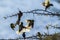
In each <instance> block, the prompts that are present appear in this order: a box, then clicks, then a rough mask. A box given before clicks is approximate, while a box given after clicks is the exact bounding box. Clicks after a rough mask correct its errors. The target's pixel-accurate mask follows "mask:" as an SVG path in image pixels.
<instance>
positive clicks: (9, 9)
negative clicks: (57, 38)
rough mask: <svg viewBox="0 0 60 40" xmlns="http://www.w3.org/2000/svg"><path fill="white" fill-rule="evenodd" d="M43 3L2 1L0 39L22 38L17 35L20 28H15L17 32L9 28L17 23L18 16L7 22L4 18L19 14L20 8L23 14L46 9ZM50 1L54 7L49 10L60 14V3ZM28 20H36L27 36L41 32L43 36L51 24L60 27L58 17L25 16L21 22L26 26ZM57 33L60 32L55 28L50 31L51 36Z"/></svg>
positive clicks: (26, 0)
mask: <svg viewBox="0 0 60 40" xmlns="http://www.w3.org/2000/svg"><path fill="white" fill-rule="evenodd" d="M43 1H44V0H0V39H2V38H3V39H7V38H17V37H18V36H21V35H17V34H16V31H17V30H18V26H17V27H16V28H15V31H13V30H12V29H11V28H10V26H9V25H10V23H15V21H16V20H17V16H16V17H12V18H8V19H6V20H5V19H4V18H3V17H4V16H9V15H12V14H16V13H18V8H19V9H20V10H21V11H22V12H24V11H29V10H33V9H44V7H43V6H42V2H43ZM50 1H51V3H52V4H53V5H54V6H53V7H51V8H50V9H48V10H49V11H53V12H59V11H60V3H58V2H57V1H55V0H50ZM26 19H34V20H35V25H34V28H33V29H31V31H30V32H28V33H26V34H27V36H32V35H35V34H36V33H37V32H41V34H43V33H44V32H47V30H46V28H45V26H46V25H47V24H51V22H52V24H53V25H55V24H58V25H59V23H60V21H59V20H58V17H56V16H54V17H50V16H38V15H34V17H33V14H27V15H26V14H24V15H23V16H22V20H21V21H23V22H24V25H25V23H26V22H25V20H26ZM55 31H57V32H60V31H59V30H55V29H53V28H50V29H49V33H50V34H53V33H55ZM33 32H34V33H33Z"/></svg>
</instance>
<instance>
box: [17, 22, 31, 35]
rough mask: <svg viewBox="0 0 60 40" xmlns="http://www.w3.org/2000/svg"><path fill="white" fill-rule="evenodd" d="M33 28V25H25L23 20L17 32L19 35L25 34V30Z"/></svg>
mask: <svg viewBox="0 0 60 40" xmlns="http://www.w3.org/2000/svg"><path fill="white" fill-rule="evenodd" d="M30 30H31V26H27V27H25V26H23V22H21V24H20V25H19V30H18V31H17V32H16V33H17V34H18V35H20V34H23V33H24V32H29V31H30Z"/></svg>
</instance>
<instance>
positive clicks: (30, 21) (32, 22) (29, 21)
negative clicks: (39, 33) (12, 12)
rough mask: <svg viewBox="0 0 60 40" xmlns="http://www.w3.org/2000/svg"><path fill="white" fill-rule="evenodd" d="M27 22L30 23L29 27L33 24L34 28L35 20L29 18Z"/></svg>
mask: <svg viewBox="0 0 60 40" xmlns="http://www.w3.org/2000/svg"><path fill="white" fill-rule="evenodd" d="M27 23H29V24H28V26H29V27H30V26H32V28H33V27H34V20H27Z"/></svg>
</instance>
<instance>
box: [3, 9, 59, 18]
mask: <svg viewBox="0 0 60 40" xmlns="http://www.w3.org/2000/svg"><path fill="white" fill-rule="evenodd" d="M38 11H40V12H38ZM41 11H43V13H42V12H41ZM22 13H26V14H30V13H32V14H40V15H52V16H60V13H59V12H56V13H53V12H49V11H45V10H42V9H35V10H31V11H27V12H22ZM17 15H18V13H17V14H14V15H11V16H6V17H4V18H5V19H6V18H8V17H13V16H17Z"/></svg>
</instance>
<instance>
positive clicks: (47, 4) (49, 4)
mask: <svg viewBox="0 0 60 40" xmlns="http://www.w3.org/2000/svg"><path fill="white" fill-rule="evenodd" d="M42 5H43V6H44V7H45V11H46V10H47V9H48V8H49V7H50V6H53V4H51V3H50V1H49V0H45V2H43V3H42Z"/></svg>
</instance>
